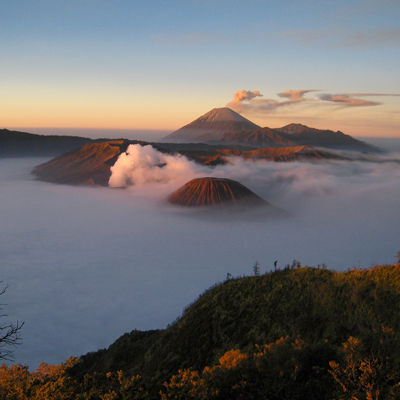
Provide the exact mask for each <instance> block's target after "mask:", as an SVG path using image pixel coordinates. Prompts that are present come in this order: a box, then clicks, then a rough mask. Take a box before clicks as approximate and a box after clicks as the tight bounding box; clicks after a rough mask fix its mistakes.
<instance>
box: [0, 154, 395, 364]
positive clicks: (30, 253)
mask: <svg viewBox="0 0 400 400" xmlns="http://www.w3.org/2000/svg"><path fill="white" fill-rule="evenodd" d="M134 153H135V154H136V156H137V160H136V161H134V160H130V161H129V162H128V160H126V159H125V160H124V162H125V163H123V164H121V165H124V168H125V175H120V176H119V179H121V181H120V182H123V183H124V184H125V185H128V186H127V189H112V188H88V187H72V186H65V185H54V184H49V183H45V182H38V181H35V180H34V179H33V177H32V176H31V175H30V171H31V169H32V168H33V167H34V166H35V165H37V164H39V163H41V162H44V161H45V160H44V159H43V160H39V159H2V160H0V189H1V190H0V200H1V202H0V220H1V221H2V224H1V229H0V255H1V259H2V268H1V276H0V280H3V281H4V283H7V284H9V285H10V287H9V289H8V291H7V293H6V294H5V295H4V296H2V298H1V302H2V303H6V304H8V305H7V306H6V307H5V309H4V311H6V313H7V314H9V316H10V317H9V320H10V321H16V320H20V321H25V325H24V328H23V330H22V332H21V333H22V338H23V344H22V346H20V347H18V348H17V349H16V353H15V355H16V359H15V361H16V362H17V363H21V364H25V365H28V366H29V367H30V368H31V369H32V368H36V367H37V366H38V365H39V363H40V362H48V363H59V362H61V361H63V360H65V359H66V358H68V357H69V356H71V355H74V356H79V355H82V354H84V353H86V352H88V351H94V350H97V349H99V348H105V347H107V346H108V345H110V344H111V342H113V341H114V340H115V339H116V338H118V337H119V336H121V335H122V334H123V333H125V332H130V331H131V330H133V329H141V330H145V329H156V328H163V327H165V326H166V325H167V324H168V323H170V322H172V321H173V320H174V319H175V318H176V317H177V316H178V315H180V314H181V312H182V309H183V307H185V306H186V305H187V304H188V303H190V302H191V301H193V299H195V298H196V297H197V296H198V295H199V294H200V293H202V292H203V291H204V290H205V289H206V288H208V287H209V286H211V285H213V284H214V283H215V282H217V281H223V280H224V279H225V278H226V275H227V273H228V272H229V273H231V274H232V275H233V276H238V275H243V274H247V275H251V274H252V266H253V265H254V262H255V261H256V260H257V261H258V262H259V263H260V268H261V272H262V273H264V272H266V271H269V270H271V269H273V263H274V261H275V260H278V267H283V266H284V265H285V264H287V263H291V262H292V261H293V259H297V260H299V261H301V262H302V264H303V265H305V264H308V265H311V266H316V265H318V264H321V263H326V264H327V265H328V268H331V269H337V270H347V269H348V268H352V267H359V266H361V267H363V268H365V267H370V266H371V265H372V264H375V263H392V262H393V261H394V260H395V255H396V254H397V252H398V251H399V250H400V248H399V246H400V244H399V240H398V238H399V237H400V225H399V223H398V221H399V207H398V199H399V198H400V168H399V163H398V161H397V162H396V160H399V158H395V156H393V155H392V156H391V158H392V159H394V161H392V162H390V161H389V158H388V160H387V161H386V162H382V163H374V162H355V161H353V162H345V161H342V162H329V163H315V164H311V163H300V162H293V163H272V162H257V163H252V162H247V161H244V160H242V159H240V158H234V159H232V161H233V163H232V164H230V165H226V166H218V167H216V168H213V169H212V168H208V167H202V166H199V165H197V164H194V163H190V162H189V161H188V160H186V159H185V158H183V157H173V156H168V157H167V158H163V157H164V155H161V154H159V153H158V152H156V151H155V150H154V149H151V148H142V151H139V149H138V148H134V149H133V150H132V149H131V150H130V155H131V156H132V155H133V154H134ZM126 157H129V154H128V155H127V156H126ZM169 157H173V158H174V159H170V158H169ZM123 158H124V157H123ZM123 158H122V159H123ZM121 163H122V161H121ZM127 165H129V166H131V169H132V166H134V167H133V169H132V171H129V168H127ZM180 166H182V167H183V166H184V170H183V171H182V170H180ZM163 168H165V171H163V172H162V173H161V171H160V169H161V170H162V169H163ZM140 170H141V171H140ZM114 171H115V170H114ZM135 171H136V172H135ZM139 171H140V173H139ZM165 172H168V173H167V174H166V173H165ZM114 173H116V172H113V174H114ZM198 176H216V177H226V178H231V179H235V180H238V181H239V182H241V183H242V184H244V185H245V186H247V187H248V188H249V189H251V190H252V191H254V192H255V193H257V194H258V195H260V196H261V197H263V198H264V199H265V200H267V201H268V202H270V203H272V204H274V205H276V206H278V207H280V208H283V209H285V210H287V211H289V212H291V213H292V214H293V215H294V217H293V218H290V219H285V220H279V221H269V220H262V221H261V220H256V221H254V220H249V221H246V220H243V219H240V220H238V219H236V218H235V214H233V215H232V218H231V219H225V220H223V221H220V220H213V219H203V218H200V217H198V216H196V213H192V212H191V211H190V210H185V211H182V212H181V211H177V210H176V208H174V207H172V206H169V205H167V204H165V201H164V200H165V197H166V196H167V195H168V194H169V193H171V192H172V191H173V190H175V189H177V188H178V187H179V186H181V184H183V183H185V182H186V181H188V180H190V179H192V178H194V177H198ZM160 177H161V181H160ZM155 178H157V179H155ZM156 180H157V181H156ZM181 180H183V181H185V182H181ZM133 183H135V184H133Z"/></svg>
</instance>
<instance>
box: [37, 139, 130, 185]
mask: <svg viewBox="0 0 400 400" xmlns="http://www.w3.org/2000/svg"><path fill="white" fill-rule="evenodd" d="M129 144H130V142H128V141H123V140H120V141H110V142H104V143H93V144H86V145H84V146H83V147H82V148H80V149H78V150H73V151H70V152H68V153H65V154H62V155H61V156H59V157H56V158H54V159H52V160H50V161H48V162H47V163H44V164H41V165H38V166H37V167H35V168H34V170H33V171H32V174H34V175H36V176H37V177H38V179H40V180H42V181H45V182H53V183H61V184H70V185H89V186H91V185H94V186H108V180H109V179H110V176H111V170H110V167H111V166H112V165H114V163H115V161H116V160H117V158H118V156H119V155H120V154H121V152H123V151H126V149H127V147H128V145H129Z"/></svg>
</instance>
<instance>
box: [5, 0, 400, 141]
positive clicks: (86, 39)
mask: <svg viewBox="0 0 400 400" xmlns="http://www.w3.org/2000/svg"><path fill="white" fill-rule="evenodd" d="M0 16H1V19H2V24H1V25H0V52H1V53H0V54H1V58H2V62H1V63H0V77H1V78H0V79H1V90H2V94H3V95H2V96H1V99H0V110H1V111H0V127H5V128H7V127H8V128H10V127H13V128H15V127H58V128H103V129H111V128H119V129H167V130H168V129H170V130H174V129H178V128H179V127H181V126H182V125H185V124H187V123H189V122H190V121H192V120H193V119H195V118H197V117H199V116H200V115H202V114H204V113H206V112H207V111H209V110H210V109H212V108H214V107H223V106H225V105H227V104H228V103H231V102H232V100H233V95H234V94H235V93H236V92H238V91H246V92H248V93H250V92H251V93H253V92H254V91H259V93H260V95H262V97H261V96H257V97H256V98H249V97H248V98H247V99H246V98H245V99H244V100H242V101H241V102H240V104H236V110H237V111H240V112H242V113H243V115H244V116H246V117H247V118H249V119H251V120H253V121H254V122H256V123H258V124H259V125H262V126H270V127H278V126H283V125H285V124H288V123H291V122H300V123H304V124H307V125H310V126H315V127H318V128H330V129H335V130H336V129H339V130H342V131H344V132H345V133H349V134H352V135H361V136H392V137H400V97H399V96H392V95H398V94H400V77H399V64H400V22H399V21H400V4H399V2H398V1H390V0H386V1H379V2H378V1H367V0H363V1H354V0H351V1H336V2H320V1H313V0H308V1H301V2H300V1H280V2H273V1H258V0H254V1H234V0H233V1H225V0H214V1H206V0H203V1H188V0H186V1H168V2H166V1H151V0H150V1H146V2H143V1H127V0H125V1H94V0H91V1H86V0H81V1H71V0H69V1H54V0H53V1H40V0H39V1H35V2H29V1H20V0H14V1H0ZM288 90H291V91H305V93H303V94H302V95H301V97H300V98H299V97H298V98H297V100H300V101H293V99H294V97H293V96H292V95H293V93H294V92H291V93H292V95H286V97H285V96H278V93H283V92H286V91H288ZM311 90H315V91H311ZM371 94H372V95H371ZM388 94H389V95H390V96H387V95H388ZM377 95H379V96H377ZM382 95H385V96H382ZM285 101H286V103H285V104H281V103H282V102H285ZM232 104H233V103H231V105H232ZM232 106H233V107H235V104H233V105H232Z"/></svg>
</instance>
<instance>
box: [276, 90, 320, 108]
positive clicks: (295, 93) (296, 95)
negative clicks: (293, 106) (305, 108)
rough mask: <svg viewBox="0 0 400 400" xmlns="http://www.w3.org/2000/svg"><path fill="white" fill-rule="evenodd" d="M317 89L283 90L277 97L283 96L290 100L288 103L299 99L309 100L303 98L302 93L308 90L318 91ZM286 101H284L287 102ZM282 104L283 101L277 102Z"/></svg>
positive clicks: (296, 101)
mask: <svg viewBox="0 0 400 400" xmlns="http://www.w3.org/2000/svg"><path fill="white" fill-rule="evenodd" d="M318 91H319V90H285V91H284V92H282V93H278V96H279V97H285V98H288V99H289V100H290V103H298V102H300V101H309V99H306V98H304V95H305V94H306V93H309V92H318ZM287 103H288V102H285V104H287ZM279 104H280V105H283V104H284V103H279Z"/></svg>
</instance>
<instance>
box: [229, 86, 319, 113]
mask: <svg viewBox="0 0 400 400" xmlns="http://www.w3.org/2000/svg"><path fill="white" fill-rule="evenodd" d="M315 91H317V90H314V89H305V90H285V91H284V92H281V93H278V96H279V97H282V98H287V99H289V100H287V101H280V102H279V101H277V100H272V99H258V98H257V97H262V96H263V95H262V94H260V92H259V91H258V90H254V91H250V90H239V91H237V92H236V93H235V94H234V95H233V100H232V101H231V102H230V103H228V104H227V105H226V106H227V107H229V108H231V109H233V110H235V111H237V112H245V111H257V110H258V111H274V110H276V109H277V108H279V107H284V106H290V105H292V104H296V103H300V102H304V101H310V99H307V98H305V97H304V95H305V94H306V93H309V92H315Z"/></svg>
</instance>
